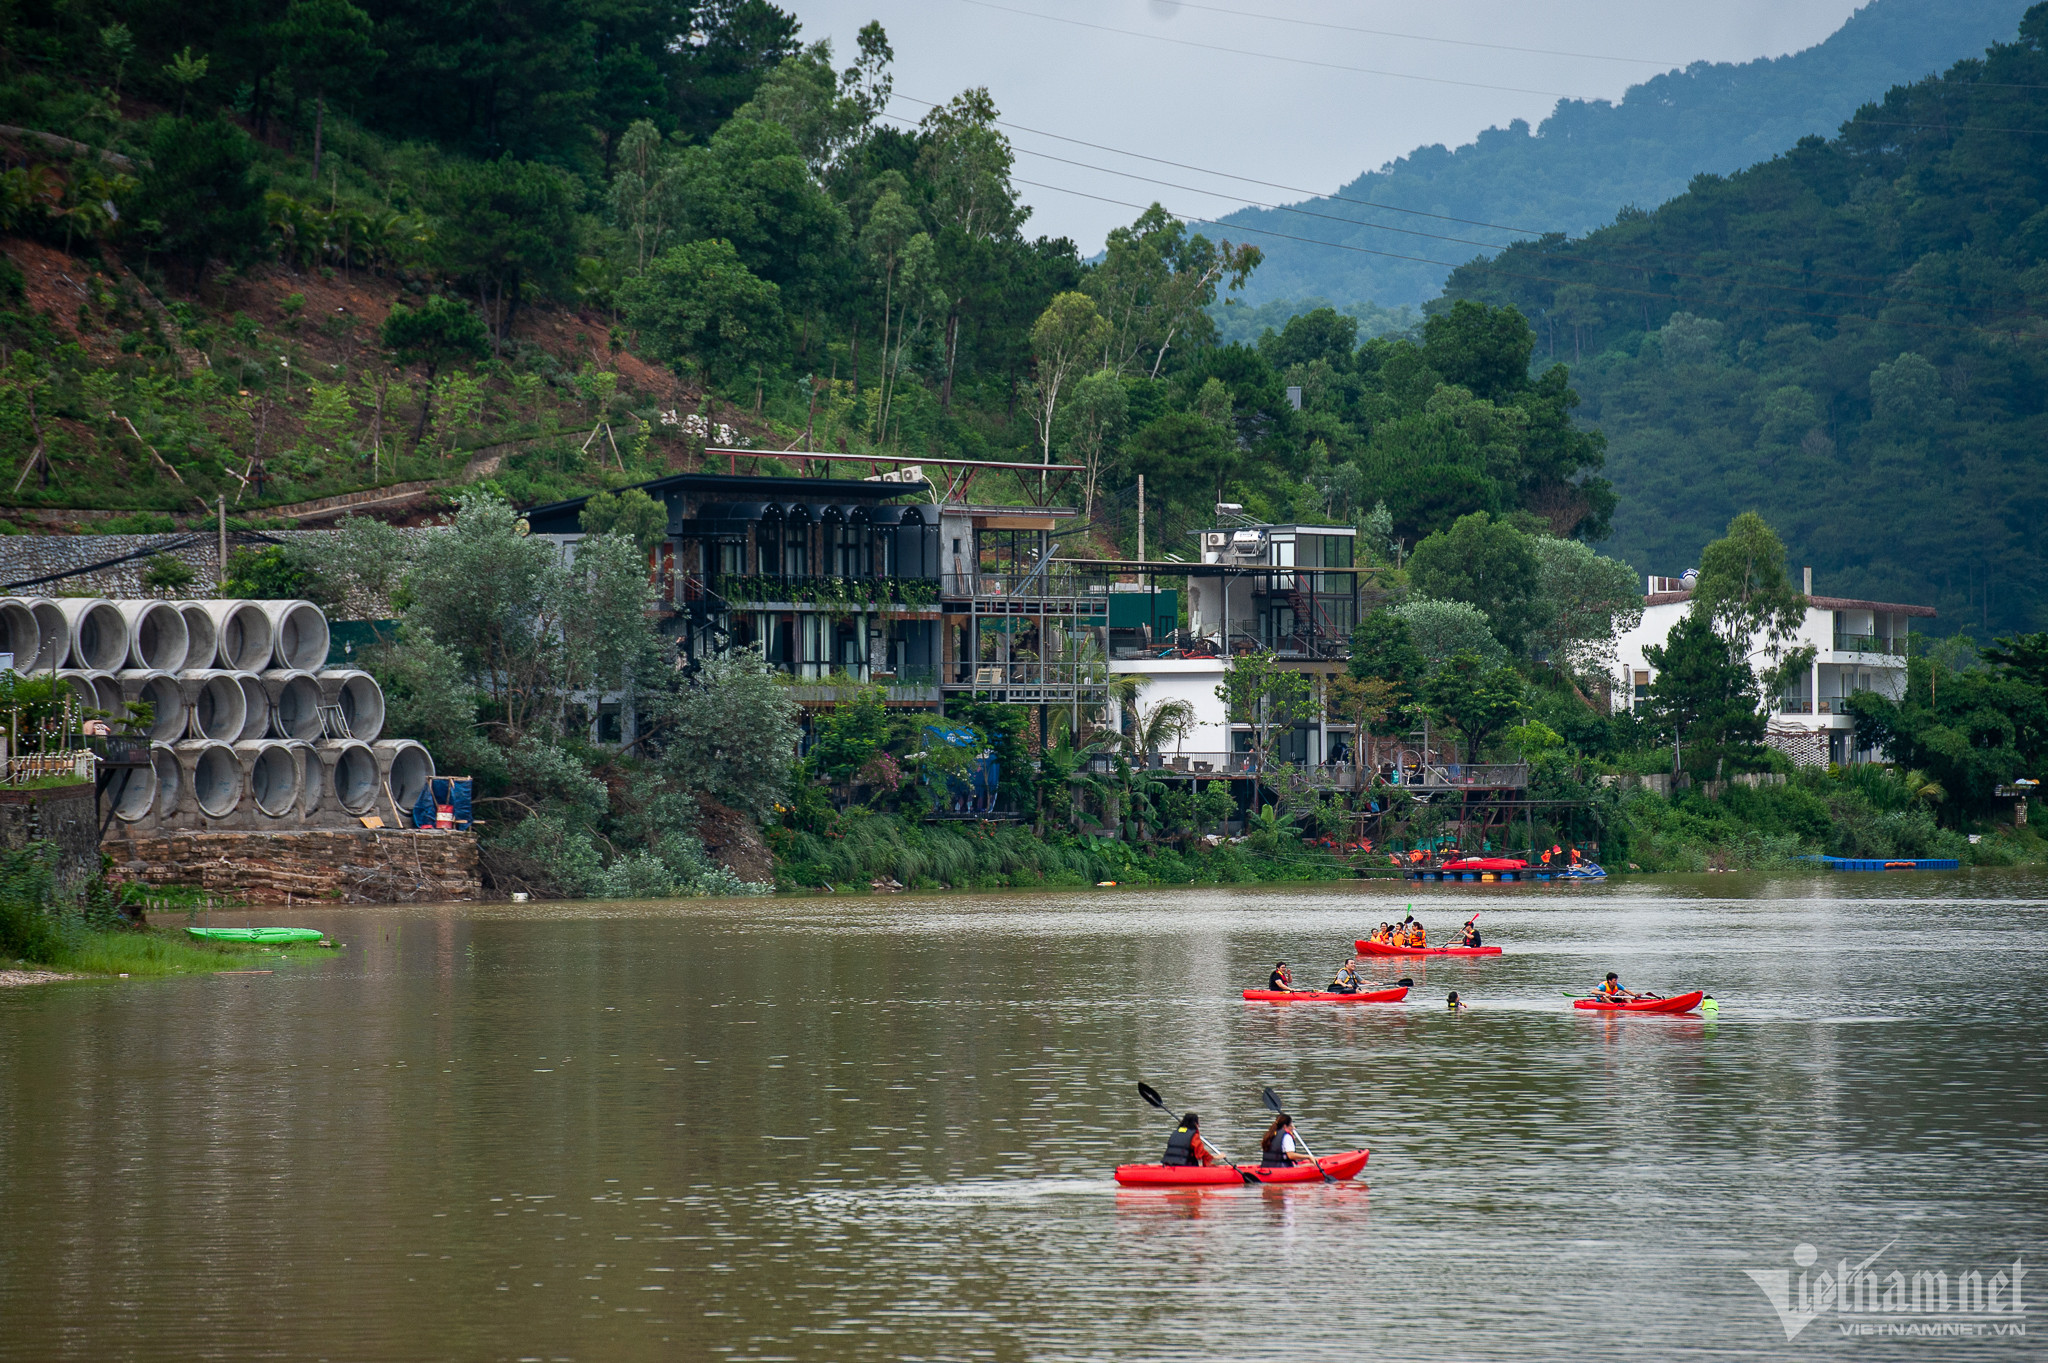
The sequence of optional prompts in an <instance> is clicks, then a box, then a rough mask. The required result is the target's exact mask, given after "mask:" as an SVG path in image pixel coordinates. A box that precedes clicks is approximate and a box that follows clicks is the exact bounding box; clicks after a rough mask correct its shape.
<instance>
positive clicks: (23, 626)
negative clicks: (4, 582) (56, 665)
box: [0, 596, 43, 672]
mask: <svg viewBox="0 0 2048 1363" xmlns="http://www.w3.org/2000/svg"><path fill="white" fill-rule="evenodd" d="M42 648H43V627H42V626H41V625H39V624H37V623H36V613H35V610H34V609H33V608H32V607H31V606H30V605H29V603H28V602H26V601H23V600H22V599H21V598H20V597H18V596H0V653H5V654H7V655H9V656H10V657H12V658H13V659H14V670H15V671H17V672H33V671H35V670H36V663H37V661H38V660H39V659H40V658H41V656H42Z"/></svg>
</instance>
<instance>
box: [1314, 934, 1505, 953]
mask: <svg viewBox="0 0 2048 1363" xmlns="http://www.w3.org/2000/svg"><path fill="white" fill-rule="evenodd" d="M1351 945H1352V946H1354V947H1357V948H1358V954H1359V955H1361V956H1498V955H1500V948H1499V947H1397V946H1395V945H1394V944H1393V943H1391V942H1368V941H1366V940H1365V939H1364V938H1363V937H1361V938H1359V939H1358V940H1357V941H1355V942H1353V943H1352V944H1351Z"/></svg>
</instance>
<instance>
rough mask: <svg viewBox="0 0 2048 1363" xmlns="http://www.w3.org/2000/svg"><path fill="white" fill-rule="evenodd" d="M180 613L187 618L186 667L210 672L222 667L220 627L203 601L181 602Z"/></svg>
mask: <svg viewBox="0 0 2048 1363" xmlns="http://www.w3.org/2000/svg"><path fill="white" fill-rule="evenodd" d="M178 613H179V614H180V615H182V616H184V617H185V666H186V667H187V668H189V669H192V670H194V671H209V670H211V669H213V668H216V667H219V666H220V626H219V625H218V624H217V623H215V621H214V618H213V615H212V613H211V612H210V611H208V610H207V609H206V603H205V602H203V601H180V602H179V603H178Z"/></svg>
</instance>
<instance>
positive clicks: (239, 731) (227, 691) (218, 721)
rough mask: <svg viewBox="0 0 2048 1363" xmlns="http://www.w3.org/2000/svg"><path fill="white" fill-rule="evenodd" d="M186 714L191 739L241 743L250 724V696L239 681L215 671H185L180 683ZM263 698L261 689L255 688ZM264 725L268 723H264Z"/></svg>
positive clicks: (215, 669)
mask: <svg viewBox="0 0 2048 1363" xmlns="http://www.w3.org/2000/svg"><path fill="white" fill-rule="evenodd" d="M181 682H182V685H183V687H184V692H185V708H186V712H187V713H188V714H189V715H190V716H191V731H192V737H194V738H217V739H220V740H221V741H222V742H225V743H236V742H240V741H241V740H242V739H243V738H244V737H251V736H253V735H246V734H245V733H244V732H243V731H244V730H245V729H246V728H247V727H248V724H249V694H248V692H247V691H245V690H243V688H242V680H241V678H240V677H238V676H236V675H235V674H234V673H232V672H224V671H222V670H221V669H219V668H217V667H210V668H205V669H193V670H190V671H187V672H186V673H185V675H184V677H183V678H182V679H181ZM257 694H258V695H261V694H262V688H261V687H260V686H259V687H258V688H257ZM264 723H265V724H266V725H267V724H268V723H269V721H268V719H266V720H265V721H264Z"/></svg>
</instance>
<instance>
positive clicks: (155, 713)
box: [114, 611, 188, 743]
mask: <svg viewBox="0 0 2048 1363" xmlns="http://www.w3.org/2000/svg"><path fill="white" fill-rule="evenodd" d="M176 614H177V612H175V611H173V612H172V615H174V616H175V615H176ZM180 623H181V624H182V621H181V622H180ZM114 677H115V680H116V681H117V682H119V684H120V687H121V699H122V700H123V701H124V702H139V703H141V704H145V705H147V706H149V707H150V713H151V716H152V717H151V719H150V724H149V736H150V738H151V739H153V740H154V741H156V742H158V743H169V742H171V741H172V740H174V739H179V738H183V737H184V736H185V728H186V725H187V723H188V718H187V714H186V710H185V688H184V686H183V684H182V683H181V682H180V681H179V680H178V675H177V674H176V673H175V672H160V671H155V670H153V669H150V668H131V669H130V670H128V671H126V672H117V673H115V674H114ZM114 713H115V717H116V718H117V719H118V718H120V711H119V710H118V709H117V710H116V711H115V712H114Z"/></svg>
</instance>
